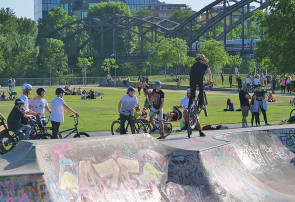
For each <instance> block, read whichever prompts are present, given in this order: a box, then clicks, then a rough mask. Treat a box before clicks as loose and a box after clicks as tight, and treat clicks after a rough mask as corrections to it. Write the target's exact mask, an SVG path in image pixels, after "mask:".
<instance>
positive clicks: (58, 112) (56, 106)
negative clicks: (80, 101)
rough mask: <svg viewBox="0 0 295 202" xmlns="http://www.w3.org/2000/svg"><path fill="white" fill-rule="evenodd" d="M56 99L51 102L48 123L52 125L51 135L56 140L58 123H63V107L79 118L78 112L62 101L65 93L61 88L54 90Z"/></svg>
mask: <svg viewBox="0 0 295 202" xmlns="http://www.w3.org/2000/svg"><path fill="white" fill-rule="evenodd" d="M55 94H56V98H54V99H53V100H52V101H51V115H50V119H49V120H50V121H51V125H52V135H53V139H57V138H58V136H57V135H58V133H59V127H60V123H63V122H64V107H65V108H66V110H67V111H68V112H70V113H74V114H75V115H76V116H77V117H79V116H80V114H79V113H78V112H76V111H75V110H73V109H72V108H71V107H69V106H68V105H67V104H66V103H65V101H64V100H63V99H62V98H63V96H64V94H65V91H64V89H62V88H57V89H56V90H55Z"/></svg>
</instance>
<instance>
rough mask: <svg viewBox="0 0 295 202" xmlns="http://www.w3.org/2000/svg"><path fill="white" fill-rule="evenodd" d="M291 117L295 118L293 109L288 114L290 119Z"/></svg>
mask: <svg viewBox="0 0 295 202" xmlns="http://www.w3.org/2000/svg"><path fill="white" fill-rule="evenodd" d="M292 116H295V109H292V110H291V112H290V118H291V117H292Z"/></svg>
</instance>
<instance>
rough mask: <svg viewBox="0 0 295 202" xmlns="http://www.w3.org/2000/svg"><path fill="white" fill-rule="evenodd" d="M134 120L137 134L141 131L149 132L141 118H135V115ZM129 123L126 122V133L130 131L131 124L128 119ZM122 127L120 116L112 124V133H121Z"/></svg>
mask: <svg viewBox="0 0 295 202" xmlns="http://www.w3.org/2000/svg"><path fill="white" fill-rule="evenodd" d="M133 121H134V126H135V133H136V134H141V133H147V129H146V127H145V125H144V123H143V122H142V121H141V120H140V119H135V118H134V117H133ZM126 122H127V124H125V125H126V126H125V131H126V133H128V131H129V128H130V127H131V126H130V123H129V122H128V121H126ZM120 128H121V121H120V118H118V119H117V120H115V121H113V122H112V125H111V132H112V135H120Z"/></svg>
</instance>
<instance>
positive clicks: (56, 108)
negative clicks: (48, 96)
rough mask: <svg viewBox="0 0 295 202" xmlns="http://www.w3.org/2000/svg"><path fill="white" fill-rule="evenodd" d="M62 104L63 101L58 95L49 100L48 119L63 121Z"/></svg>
mask: <svg viewBox="0 0 295 202" xmlns="http://www.w3.org/2000/svg"><path fill="white" fill-rule="evenodd" d="M64 104H65V101H64V100H63V99H62V98H60V97H56V98H54V99H53V100H52V101H51V115H50V121H55V122H60V123H63V122H64Z"/></svg>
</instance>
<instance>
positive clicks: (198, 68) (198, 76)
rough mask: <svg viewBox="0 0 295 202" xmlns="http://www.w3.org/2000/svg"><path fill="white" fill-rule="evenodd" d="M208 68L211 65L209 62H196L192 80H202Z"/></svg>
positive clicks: (192, 71) (191, 73) (191, 74)
mask: <svg viewBox="0 0 295 202" xmlns="http://www.w3.org/2000/svg"><path fill="white" fill-rule="evenodd" d="M208 68H209V66H208V64H207V63H205V62H200V61H198V62H196V63H195V64H194V65H193V66H192V68H191V72H190V80H194V81H202V80H203V77H204V75H205V73H206V71H207V69H208Z"/></svg>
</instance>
